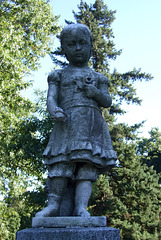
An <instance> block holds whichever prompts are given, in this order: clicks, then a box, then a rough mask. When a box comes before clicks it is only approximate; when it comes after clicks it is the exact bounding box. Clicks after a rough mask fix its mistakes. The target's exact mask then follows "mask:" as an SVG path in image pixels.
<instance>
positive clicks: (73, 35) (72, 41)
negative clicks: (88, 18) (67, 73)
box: [63, 28, 91, 65]
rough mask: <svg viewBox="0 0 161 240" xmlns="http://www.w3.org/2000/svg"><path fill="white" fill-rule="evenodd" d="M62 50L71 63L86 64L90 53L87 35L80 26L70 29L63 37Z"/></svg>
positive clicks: (89, 42)
mask: <svg viewBox="0 0 161 240" xmlns="http://www.w3.org/2000/svg"><path fill="white" fill-rule="evenodd" d="M63 51H64V53H65V55H66V58H67V59H68V61H69V62H70V63H72V64H73V65H81V64H87V63H88V60H89V58H90V55H91V41H90V37H89V35H88V34H87V33H86V32H85V31H83V30H82V29H81V28H77V29H71V31H70V32H68V33H66V35H65V37H64V40H63Z"/></svg>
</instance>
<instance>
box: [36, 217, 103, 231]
mask: <svg viewBox="0 0 161 240" xmlns="http://www.w3.org/2000/svg"><path fill="white" fill-rule="evenodd" d="M106 226H107V224H106V217H89V218H83V217H35V218H33V219H32V227H44V228H59V227H106Z"/></svg>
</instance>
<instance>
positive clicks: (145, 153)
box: [138, 128, 161, 181]
mask: <svg viewBox="0 0 161 240" xmlns="http://www.w3.org/2000/svg"><path fill="white" fill-rule="evenodd" d="M149 134H150V137H149V138H142V139H141V140H140V141H139V142H138V154H139V155H140V159H141V161H142V162H143V163H146V164H147V165H148V166H149V167H150V166H153V167H154V169H155V170H156V171H157V173H161V132H159V129H158V128H152V130H151V131H150V132H149ZM160 181H161V180H160Z"/></svg>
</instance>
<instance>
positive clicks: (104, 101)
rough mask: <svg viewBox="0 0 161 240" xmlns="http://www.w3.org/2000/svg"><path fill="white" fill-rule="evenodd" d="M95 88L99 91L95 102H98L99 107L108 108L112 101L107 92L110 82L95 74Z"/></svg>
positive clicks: (99, 74)
mask: <svg viewBox="0 0 161 240" xmlns="http://www.w3.org/2000/svg"><path fill="white" fill-rule="evenodd" d="M97 81H98V82H97V86H98V90H99V94H98V96H97V101H99V104H100V106H102V107H106V108H107V107H110V106H111V103H112V99H111V97H110V94H109V92H108V87H109V84H110V81H109V79H108V78H107V77H105V76H104V75H102V74H101V73H97Z"/></svg>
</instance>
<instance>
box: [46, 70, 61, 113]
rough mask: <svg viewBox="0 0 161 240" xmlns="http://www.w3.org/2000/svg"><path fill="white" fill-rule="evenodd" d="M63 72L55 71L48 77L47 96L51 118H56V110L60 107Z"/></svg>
mask: <svg viewBox="0 0 161 240" xmlns="http://www.w3.org/2000/svg"><path fill="white" fill-rule="evenodd" d="M60 76H61V70H55V71H54V72H52V73H50V74H49V76H48V79H47V81H48V85H49V86H48V95H47V108H48V111H49V113H50V114H51V116H54V114H55V109H56V107H58V98H59V82H60Z"/></svg>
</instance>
